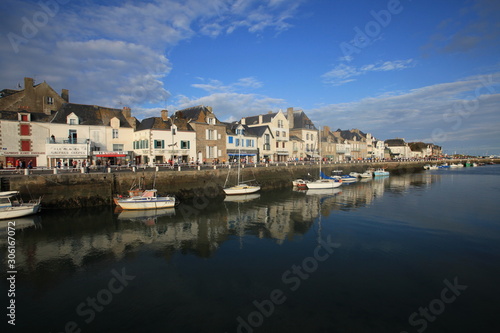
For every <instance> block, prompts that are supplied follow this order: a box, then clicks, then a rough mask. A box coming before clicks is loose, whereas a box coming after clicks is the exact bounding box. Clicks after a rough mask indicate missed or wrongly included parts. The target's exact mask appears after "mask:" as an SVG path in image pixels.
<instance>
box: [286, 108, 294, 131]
mask: <svg viewBox="0 0 500 333" xmlns="http://www.w3.org/2000/svg"><path fill="white" fill-rule="evenodd" d="M286 113H287V119H288V127H289V128H293V127H294V122H293V108H288V109H286Z"/></svg>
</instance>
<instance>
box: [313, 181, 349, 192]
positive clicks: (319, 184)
mask: <svg viewBox="0 0 500 333" xmlns="http://www.w3.org/2000/svg"><path fill="white" fill-rule="evenodd" d="M340 185H342V180H336V179H318V180H315V181H313V182H309V183H307V188H308V189H310V190H312V189H326V188H336V187H339V186H340Z"/></svg>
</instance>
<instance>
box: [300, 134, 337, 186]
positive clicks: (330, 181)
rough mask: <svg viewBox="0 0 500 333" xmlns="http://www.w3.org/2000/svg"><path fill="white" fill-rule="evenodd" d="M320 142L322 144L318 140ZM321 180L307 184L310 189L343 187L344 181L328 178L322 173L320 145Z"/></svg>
mask: <svg viewBox="0 0 500 333" xmlns="http://www.w3.org/2000/svg"><path fill="white" fill-rule="evenodd" d="M318 142H320V141H319V140H318ZM319 155H320V157H319V179H318V180H315V181H310V182H308V183H307V184H306V186H307V188H308V189H327V188H335V187H339V186H340V185H342V179H334V178H332V177H327V176H326V175H325V174H323V172H322V171H321V162H322V160H323V159H322V158H321V143H319Z"/></svg>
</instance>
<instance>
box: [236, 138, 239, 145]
mask: <svg viewBox="0 0 500 333" xmlns="http://www.w3.org/2000/svg"><path fill="white" fill-rule="evenodd" d="M239 145H240V139H236V147H238V146H239Z"/></svg>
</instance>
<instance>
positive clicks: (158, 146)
mask: <svg viewBox="0 0 500 333" xmlns="http://www.w3.org/2000/svg"><path fill="white" fill-rule="evenodd" d="M154 148H155V149H163V148H165V140H155V141H154Z"/></svg>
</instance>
